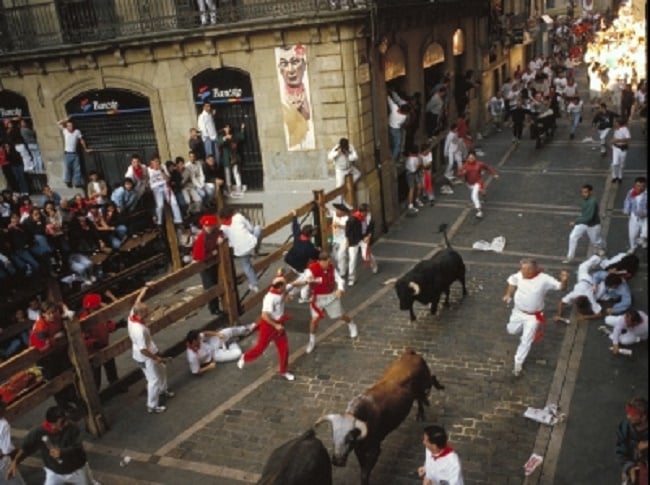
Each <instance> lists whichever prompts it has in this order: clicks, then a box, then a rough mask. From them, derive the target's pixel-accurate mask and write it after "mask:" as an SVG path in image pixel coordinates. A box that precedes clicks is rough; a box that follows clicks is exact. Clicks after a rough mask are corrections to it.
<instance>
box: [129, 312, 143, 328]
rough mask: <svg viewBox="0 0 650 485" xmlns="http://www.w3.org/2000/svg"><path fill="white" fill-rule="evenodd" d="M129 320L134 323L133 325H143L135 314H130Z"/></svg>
mask: <svg viewBox="0 0 650 485" xmlns="http://www.w3.org/2000/svg"><path fill="white" fill-rule="evenodd" d="M130 320H132V321H134V322H135V323H139V324H140V325H144V322H143V321H142V318H140V317H139V316H137V315H135V314H131V317H130Z"/></svg>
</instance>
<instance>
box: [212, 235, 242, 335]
mask: <svg viewBox="0 0 650 485" xmlns="http://www.w3.org/2000/svg"><path fill="white" fill-rule="evenodd" d="M217 271H219V276H218V280H219V282H220V283H221V284H222V285H223V289H224V293H223V298H222V305H223V309H224V311H226V312H227V313H228V323H229V324H230V325H234V324H235V323H237V321H238V320H239V301H237V277H236V275H235V272H234V271H233V262H232V254H231V252H230V247H229V246H228V241H222V242H221V244H220V245H219V265H218V269H217Z"/></svg>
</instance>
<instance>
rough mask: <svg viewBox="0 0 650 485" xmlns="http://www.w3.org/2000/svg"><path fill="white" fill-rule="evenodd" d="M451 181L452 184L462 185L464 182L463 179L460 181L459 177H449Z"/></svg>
mask: <svg viewBox="0 0 650 485" xmlns="http://www.w3.org/2000/svg"><path fill="white" fill-rule="evenodd" d="M451 183H452V184H454V185H462V184H464V183H465V182H463V181H462V180H461V179H459V178H456V177H454V178H453V179H451Z"/></svg>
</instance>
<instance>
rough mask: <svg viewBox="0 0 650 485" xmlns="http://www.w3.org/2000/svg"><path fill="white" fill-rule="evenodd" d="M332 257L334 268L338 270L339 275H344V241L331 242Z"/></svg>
mask: <svg viewBox="0 0 650 485" xmlns="http://www.w3.org/2000/svg"><path fill="white" fill-rule="evenodd" d="M332 257H333V259H334V264H335V265H336V270H337V271H338V272H339V274H340V275H341V277H343V276H345V274H346V272H347V269H348V248H347V244H346V243H345V241H342V242H336V241H334V242H333V243H332Z"/></svg>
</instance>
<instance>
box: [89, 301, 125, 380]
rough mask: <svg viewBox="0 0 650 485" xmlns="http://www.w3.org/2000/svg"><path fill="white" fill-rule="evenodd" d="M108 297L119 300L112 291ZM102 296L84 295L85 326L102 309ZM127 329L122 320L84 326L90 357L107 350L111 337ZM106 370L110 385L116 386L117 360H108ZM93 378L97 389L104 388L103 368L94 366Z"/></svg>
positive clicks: (104, 321) (102, 321) (101, 321)
mask: <svg viewBox="0 0 650 485" xmlns="http://www.w3.org/2000/svg"><path fill="white" fill-rule="evenodd" d="M106 295H107V296H108V297H109V298H111V300H113V301H116V300H117V298H116V297H115V295H113V293H111V292H110V291H107V292H106ZM102 305H103V303H102V296H101V295H100V294H98V293H88V294H86V295H84V297H83V301H82V309H81V311H80V312H79V322H80V323H81V324H82V325H83V322H84V320H86V319H87V318H88V317H89V316H90V315H92V314H93V313H94V312H96V311H97V310H99V309H100V308H101V307H102ZM124 327H126V320H125V319H122V320H120V321H119V322H117V323H115V322H113V321H112V320H100V321H96V322H94V323H93V324H92V325H90V326H88V325H85V326H83V339H84V345H85V346H86V349H87V350H88V355H92V354H94V353H95V352H97V351H100V350H102V349H105V348H106V347H108V344H109V335H110V334H111V333H113V332H115V331H116V330H117V329H118V328H124ZM103 367H104V370H105V371H106V378H107V379H108V384H109V385H111V384H114V383H115V382H117V381H118V379H119V378H118V376H117V366H116V365H115V359H114V358H111V359H108V360H107V361H106V362H104V364H103ZM93 378H94V380H95V384H96V385H97V389H100V388H101V386H102V367H101V366H93ZM127 389H128V388H127V387H119V388H118V391H120V392H126V391H127Z"/></svg>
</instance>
